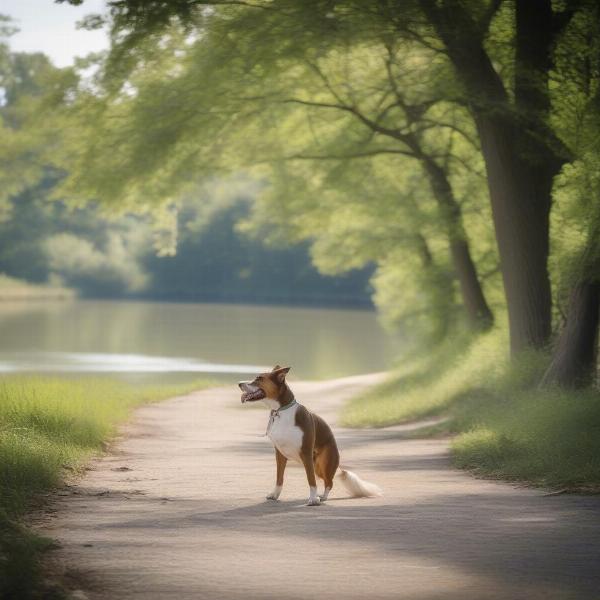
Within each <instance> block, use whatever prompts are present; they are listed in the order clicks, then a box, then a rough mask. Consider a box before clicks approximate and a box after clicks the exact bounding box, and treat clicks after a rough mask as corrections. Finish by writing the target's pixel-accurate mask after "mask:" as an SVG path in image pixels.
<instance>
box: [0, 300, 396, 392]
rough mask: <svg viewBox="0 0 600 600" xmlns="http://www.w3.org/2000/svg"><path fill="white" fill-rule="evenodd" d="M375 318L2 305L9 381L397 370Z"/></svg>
mask: <svg viewBox="0 0 600 600" xmlns="http://www.w3.org/2000/svg"><path fill="white" fill-rule="evenodd" d="M399 347H400V346H399V342H398V340H394V339H392V338H391V337H390V336H388V335H386V334H385V332H384V331H383V329H382V328H381V326H380V325H379V323H378V322H377V317H376V315H375V313H373V312H367V311H355V310H337V309H333V310H332V309H305V308H287V307H286V308H282V307H271V306H269V307H264V306H243V305H241V306H239V305H223V304H172V303H150V302H111V301H106V302H104V301H102V302H99V301H81V300H77V301H72V302H60V301H52V302H41V301H39V302H30V303H18V304H13V303H0V373H13V372H38V373H61V374H65V373H66V374H77V373H96V374H112V375H115V374H116V375H118V376H120V377H126V378H128V379H140V378H143V379H152V380H155V379H157V380H160V379H169V380H183V379H189V378H198V377H202V376H204V375H205V374H208V375H209V376H210V377H211V378H219V379H223V378H224V379H228V380H230V379H233V378H235V377H238V376H239V375H243V374H246V373H255V372H257V371H258V370H261V369H262V368H265V367H268V366H272V365H273V364H275V363H280V364H282V365H283V364H285V365H291V366H292V368H293V373H294V375H295V376H296V377H301V378H314V379H325V378H329V377H337V376H344V375H353V374H358V373H368V372H371V371H379V370H383V369H385V368H387V367H388V366H390V364H391V362H392V360H393V358H394V356H395V354H396V353H397V351H398V349H399Z"/></svg>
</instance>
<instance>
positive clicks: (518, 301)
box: [476, 113, 557, 355]
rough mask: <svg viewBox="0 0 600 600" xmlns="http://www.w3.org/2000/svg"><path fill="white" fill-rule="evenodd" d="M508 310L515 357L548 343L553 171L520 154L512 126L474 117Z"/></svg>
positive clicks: (480, 116) (504, 121) (482, 115)
mask: <svg viewBox="0 0 600 600" xmlns="http://www.w3.org/2000/svg"><path fill="white" fill-rule="evenodd" d="M476 123H477V128H478V131H479V136H480V140H481V148H482V152H483V156H484V159H485V162H486V170H487V179H488V186H489V192H490V201H491V206H492V217H493V220H494V228H495V232H496V241H497V244H498V252H499V254H500V267H501V270H502V279H503V283H504V291H505V295H506V302H507V308H508V322H509V332H510V345H511V352H512V354H513V355H516V354H518V353H519V352H520V351H522V350H525V349H527V348H543V347H545V346H546V345H547V343H548V341H549V338H550V334H551V324H552V312H551V311H552V297H551V290H550V277H549V274H548V254H549V249H550V208H551V190H552V181H553V178H554V175H555V174H556V172H557V169H556V168H554V167H552V166H551V165H534V164H531V163H530V162H529V161H524V160H523V159H521V158H520V157H519V155H518V149H517V148H518V146H519V143H520V140H519V136H518V134H517V133H516V132H515V131H514V125H513V124H512V123H508V122H506V120H505V119H502V118H499V117H493V116H490V115H488V114H485V113H484V114H478V115H476Z"/></svg>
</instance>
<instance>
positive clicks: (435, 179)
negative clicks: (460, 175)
mask: <svg viewBox="0 0 600 600" xmlns="http://www.w3.org/2000/svg"><path fill="white" fill-rule="evenodd" d="M421 161H422V164H423V166H424V168H425V172H426V173H427V175H428V176H429V182H430V184H431V189H432V191H433V195H434V197H435V199H436V201H437V203H438V206H439V208H440V212H441V213H442V218H443V219H444V221H445V223H446V229H447V232H448V244H449V247H450V258H451V260H452V266H453V267H454V272H455V273H456V277H457V279H458V283H459V285H460V291H461V295H462V300H463V306H464V308H465V312H466V314H467V318H468V320H469V323H470V325H471V327H472V328H473V329H475V330H486V329H489V328H490V327H491V326H492V325H493V323H494V316H493V314H492V311H491V310H490V307H489V305H488V303H487V301H486V299H485V295H484V293H483V288H482V287H481V283H480V281H479V279H478V277H477V269H476V267H475V263H474V261H473V258H472V257H471V249H470V247H469V242H468V240H467V235H466V232H465V229H464V226H463V221H462V211H461V208H460V205H459V204H458V202H457V201H456V198H455V197H454V193H453V192H452V188H451V186H450V183H449V181H448V178H447V176H446V173H445V172H444V170H443V169H442V168H441V167H440V166H439V165H437V164H436V163H435V162H434V161H433V160H432V159H430V158H428V157H424V156H423V157H422V159H421Z"/></svg>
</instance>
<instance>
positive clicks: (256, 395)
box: [242, 388, 266, 402]
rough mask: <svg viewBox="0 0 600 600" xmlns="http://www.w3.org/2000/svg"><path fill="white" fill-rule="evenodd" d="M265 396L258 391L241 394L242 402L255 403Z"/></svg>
mask: <svg viewBox="0 0 600 600" xmlns="http://www.w3.org/2000/svg"><path fill="white" fill-rule="evenodd" d="M265 396H266V394H265V393H264V392H263V391H262V390H261V389H260V388H258V389H256V390H249V391H247V392H244V393H243V394H242V402H255V401H256V400H262V399H263V398H264V397H265Z"/></svg>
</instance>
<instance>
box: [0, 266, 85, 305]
mask: <svg viewBox="0 0 600 600" xmlns="http://www.w3.org/2000/svg"><path fill="white" fill-rule="evenodd" d="M76 297H77V293H76V292H75V291H74V290H72V289H69V288H66V287H61V286H52V285H39V284H35V283H29V282H27V281H23V280H21V279H15V278H13V277H8V276H7V275H4V274H2V273H0V302H13V301H21V300H72V299H74V298H76Z"/></svg>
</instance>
